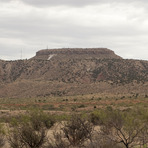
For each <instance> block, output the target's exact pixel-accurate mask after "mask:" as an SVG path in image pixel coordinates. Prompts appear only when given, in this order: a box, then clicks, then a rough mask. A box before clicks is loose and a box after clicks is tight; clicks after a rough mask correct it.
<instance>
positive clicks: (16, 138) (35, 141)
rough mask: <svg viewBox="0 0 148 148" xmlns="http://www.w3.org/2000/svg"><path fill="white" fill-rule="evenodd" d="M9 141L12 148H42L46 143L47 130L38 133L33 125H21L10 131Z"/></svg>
mask: <svg viewBox="0 0 148 148" xmlns="http://www.w3.org/2000/svg"><path fill="white" fill-rule="evenodd" d="M7 140H8V142H9V144H10V147H12V148H40V147H41V146H42V145H44V144H45V142H46V129H45V128H44V127H41V128H40V130H37V131H36V130H35V129H34V127H33V125H32V123H24V124H22V123H21V124H20V125H19V126H18V127H14V128H13V129H12V130H11V131H10V133H9V135H8V136H7Z"/></svg>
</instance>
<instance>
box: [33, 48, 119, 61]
mask: <svg viewBox="0 0 148 148" xmlns="http://www.w3.org/2000/svg"><path fill="white" fill-rule="evenodd" d="M50 55H54V56H56V57H58V58H76V59H79V58H98V59H104V58H106V59H121V57H119V56H117V55H116V54H115V53H114V52H113V51H112V50H109V49H107V48H85V49H84V48H63V49H44V50H40V51H38V52H37V53H36V56H35V57H34V58H35V59H43V60H45V59H48V58H49V56H50Z"/></svg>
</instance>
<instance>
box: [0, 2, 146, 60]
mask: <svg viewBox="0 0 148 148" xmlns="http://www.w3.org/2000/svg"><path fill="white" fill-rule="evenodd" d="M111 2H114V3H111ZM122 2H123V3H122ZM130 2H131V3H129V1H128V3H127V1H126V0H125V1H120V0H118V2H117V0H112V1H109V0H108V1H107V0H102V1H99V3H102V4H103V5H99V4H98V0H91V1H90V0H85V1H84V0H82V1H73V0H61V1H60V3H57V1H51V0H48V1H46V0H44V3H43V1H41V0H34V1H33V0H28V1H27V0H24V3H22V2H20V1H18V0H12V1H11V3H3V7H1V8H0V12H1V13H0V32H1V34H0V59H1V58H3V59H18V58H20V51H21V50H23V58H30V57H32V56H34V55H35V52H36V51H38V50H40V49H42V48H47V46H48V48H63V47H106V48H110V49H112V50H114V51H115V52H116V53H117V54H119V55H120V56H123V57H124V58H139V59H148V57H147V55H148V50H147V47H148V43H147V40H148V29H147V25H148V19H147V18H148V17H147V13H145V11H146V10H145V8H144V6H143V5H144V2H146V1H144V0H142V2H143V3H142V2H140V7H138V8H137V7H136V6H135V5H133V4H135V3H138V2H139V1H134V2H133V1H132V0H130ZM0 3H1V1H0ZM26 4H28V5H26ZM45 4H46V5H45ZM94 4H95V5H94ZM62 5H63V6H62ZM64 5H65V6H64ZM40 6H48V7H49V6H58V7H50V8H48V7H44V8H42V7H40ZM71 6H74V7H71ZM80 6H81V7H80ZM82 6H87V7H82ZM39 7H40V8H39ZM142 51H143V52H142Z"/></svg>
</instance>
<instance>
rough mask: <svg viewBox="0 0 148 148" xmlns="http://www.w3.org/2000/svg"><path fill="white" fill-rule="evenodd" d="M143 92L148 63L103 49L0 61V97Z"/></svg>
mask: <svg viewBox="0 0 148 148" xmlns="http://www.w3.org/2000/svg"><path fill="white" fill-rule="evenodd" d="M147 88H148V61H142V60H126V59H122V58H121V57H120V56H118V55H116V54H115V53H114V52H113V51H111V50H109V49H106V48H91V49H81V48H80V49H79V48H76V49H74V48H73V49H69V48H68V49H47V50H40V51H38V52H37V53H36V56H35V57H33V58H31V59H29V60H17V61H2V60H1V61H0V97H12V98H13V97H36V96H52V95H60V96H61V95H77V94H87V93H88V94H89V93H110V94H120V93H122V94H127V93H139V94H148V89H147Z"/></svg>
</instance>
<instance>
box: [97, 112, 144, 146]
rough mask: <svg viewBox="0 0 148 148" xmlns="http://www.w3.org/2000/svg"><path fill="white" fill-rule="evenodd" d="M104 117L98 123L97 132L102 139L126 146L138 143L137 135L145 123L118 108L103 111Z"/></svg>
mask: <svg viewBox="0 0 148 148" xmlns="http://www.w3.org/2000/svg"><path fill="white" fill-rule="evenodd" d="M105 114H106V115H105V117H106V118H99V120H101V119H103V120H102V121H101V122H99V123H101V124H100V125H101V129H100V132H99V134H101V135H102V137H103V138H104V139H109V140H111V141H113V142H115V143H117V144H118V143H122V144H123V145H124V146H125V147H126V148H130V147H133V146H136V145H140V140H139V136H140V135H141V133H142V131H143V129H144V128H145V124H144V123H143V122H142V120H139V119H138V117H135V115H134V114H130V113H122V112H121V111H118V110H110V111H108V110H107V111H106V112H105Z"/></svg>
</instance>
